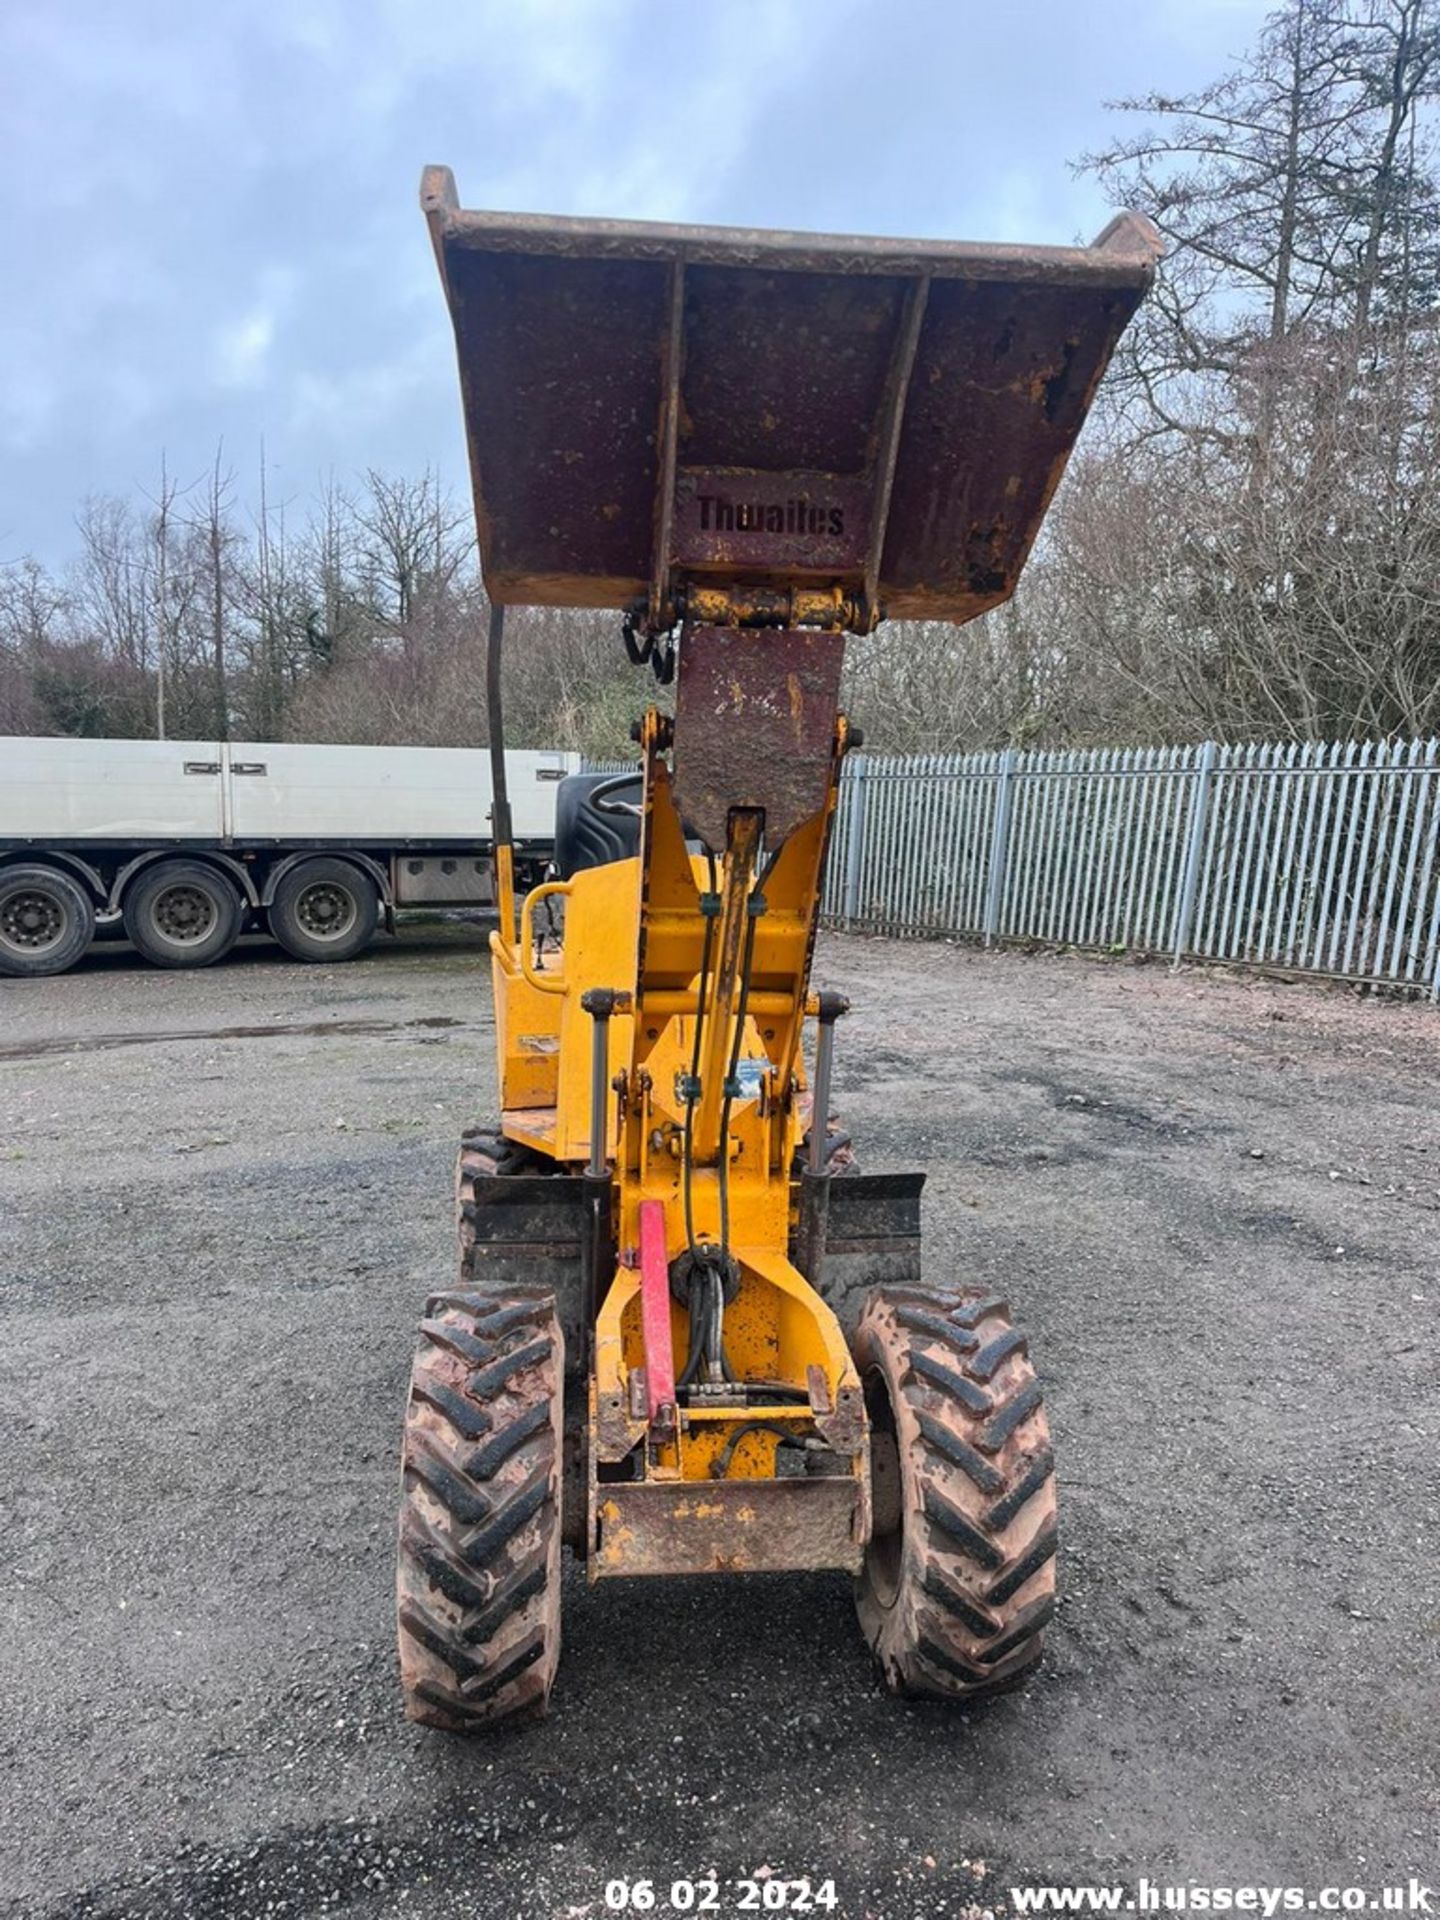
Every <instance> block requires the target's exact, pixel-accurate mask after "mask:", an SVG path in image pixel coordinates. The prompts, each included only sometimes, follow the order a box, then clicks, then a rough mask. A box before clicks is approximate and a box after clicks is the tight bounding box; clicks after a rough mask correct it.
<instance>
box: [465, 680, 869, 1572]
mask: <svg viewBox="0 0 1440 1920" xmlns="http://www.w3.org/2000/svg"><path fill="white" fill-rule="evenodd" d="M644 731H645V749H646V754H645V782H644V804H643V808H642V842H641V851H640V854H639V856H638V858H636V859H632V860H625V861H617V862H614V863H612V864H610V865H607V866H603V867H596V868H591V869H587V870H583V871H581V872H579V873H577V874H575V875H574V876H573V878H572V879H571V880H569V881H567V882H565V883H563V885H560V884H551V885H549V886H546V887H543V888H540V889H537V890H536V891H535V892H533V893H532V894H531V895H530V896H529V898H528V899H527V901H526V903H525V906H524V909H523V911H522V913H521V915H520V929H519V939H518V941H517V943H516V944H515V945H513V946H512V945H508V944H507V943H506V942H505V941H504V940H503V939H502V938H500V937H499V936H498V935H497V936H494V937H492V941H491V948H492V953H493V956H494V973H495V1004H496V1018H497V1029H498V1036H499V1037H498V1047H499V1055H500V1073H501V1081H502V1088H503V1127H504V1131H505V1133H506V1135H507V1136H508V1137H509V1138H511V1139H513V1140H516V1141H520V1142H522V1143H524V1144H526V1145H528V1146H531V1147H534V1148H537V1149H538V1150H539V1151H541V1152H542V1153H545V1154H547V1155H549V1156H550V1157H552V1158H553V1159H555V1160H556V1161H558V1162H561V1163H564V1164H566V1165H568V1166H570V1167H573V1168H578V1167H579V1166H580V1165H581V1164H582V1163H583V1162H584V1161H585V1159H586V1157H587V1155H588V1153H589V1147H590V1138H589V1135H590V1097H591V1095H590V1088H591V1078H590V1061H591V1051H590V1050H591V1040H592V1032H593V1028H592V1025H591V1020H590V1017H589V1016H588V1015H587V1014H586V1013H585V1012H584V1010H583V1008H582V1007H581V1004H580V1003H581V997H582V995H583V994H584V993H585V992H586V991H588V990H589V989H591V988H612V989H616V990H618V991H620V992H622V993H625V994H628V995H630V996H631V997H630V1000H629V1001H628V1003H627V1004H626V1006H625V1009H624V1011H622V1012H618V1013H617V1014H615V1016H614V1017H613V1018H612V1019H611V1021H610V1074H611V1076H612V1079H613V1080H615V1081H616V1082H618V1091H617V1093H616V1094H615V1097H614V1101H613V1104H612V1108H611V1112H610V1123H609V1127H608V1129H607V1131H608V1135H609V1138H608V1141H607V1147H608V1157H609V1159H610V1161H611V1163H612V1165H613V1167H614V1170H615V1182H616V1202H617V1204H616V1206H615V1209H614V1217H615V1225H616V1235H617V1267H616V1274H615V1278H614V1280H613V1282H612V1284H611V1285H610V1287H609V1289H608V1292H607V1294H606V1297H605V1298H604V1300H603V1301H601V1302H600V1304H599V1307H598V1310H597V1317H596V1324H595V1343H594V1362H593V1372H592V1379H591V1431H590V1451H591V1459H592V1481H593V1483H594V1485H593V1486H592V1496H593V1498H592V1516H591V1518H592V1525H599V1519H598V1513H599V1509H598V1507H596V1506H595V1505H594V1502H595V1501H599V1500H602V1499H603V1500H604V1501H608V1502H609V1505H610V1506H612V1507H615V1508H616V1512H617V1514H622V1513H623V1509H624V1506H625V1501H626V1499H627V1497H628V1495H627V1491H626V1489H625V1488H624V1487H620V1486H618V1485H617V1486H615V1487H613V1488H612V1487H611V1486H609V1485H607V1483H606V1480H605V1476H606V1475H607V1473H609V1474H613V1473H618V1472H624V1473H626V1474H627V1475H628V1474H633V1473H634V1471H635V1463H636V1461H637V1459H638V1461H639V1462H640V1479H639V1481H636V1482H633V1484H640V1483H641V1482H643V1483H644V1484H646V1485H655V1484H658V1483H662V1482H666V1481H673V1482H687V1483H688V1482H706V1483H709V1484H711V1485H714V1484H716V1480H715V1476H716V1475H717V1474H721V1473H723V1475H724V1478H725V1480H726V1481H727V1482H729V1481H742V1480H744V1481H754V1482H756V1483H757V1485H765V1486H768V1487H777V1488H779V1487H780V1486H781V1485H782V1482H781V1480H780V1479H779V1477H778V1476H777V1453H778V1452H779V1451H780V1447H779V1435H778V1434H777V1433H776V1432H774V1431H770V1430H767V1429H770V1428H775V1427H778V1428H781V1429H783V1430H784V1431H785V1432H787V1433H793V1434H795V1435H796V1436H797V1437H798V1438H801V1439H806V1440H809V1441H810V1442H811V1443H812V1445H813V1446H816V1447H819V1448H821V1449H822V1451H824V1453H825V1456H826V1458H827V1460H829V1461H830V1463H831V1464H830V1467H829V1473H830V1477H831V1480H832V1482H833V1478H834V1476H835V1475H836V1474H839V1475H840V1476H841V1477H842V1478H844V1479H848V1480H849V1481H851V1482H852V1483H853V1489H854V1496H853V1499H852V1500H850V1501H849V1502H848V1503H846V1502H845V1501H843V1500H837V1499H836V1497H835V1496H834V1489H833V1485H832V1488H831V1493H830V1494H827V1495H826V1497H825V1498H826V1503H828V1504H827V1506H826V1510H827V1511H833V1512H835V1513H837V1514H842V1515H849V1516H850V1518H849V1519H848V1520H846V1521H845V1526H846V1530H847V1531H846V1537H845V1539H843V1540H837V1541H836V1542H835V1543H834V1557H833V1559H832V1560H831V1561H829V1562H825V1563H826V1564H835V1565H842V1564H846V1565H848V1564H850V1563H851V1560H852V1558H853V1554H854V1552H855V1550H856V1549H855V1540H854V1538H853V1537H852V1535H853V1534H854V1531H855V1529H857V1528H863V1526H864V1525H865V1524H866V1515H867V1513H868V1481H867V1467H866V1458H867V1456H866V1448H865V1444H864V1414H863V1407H862V1403H861V1396H860V1391H859V1382H858V1380H857V1377H856V1374H855V1370H854V1366H853V1363H852V1361H851V1359H850V1356H849V1353H848V1350H847V1348H846V1344H845V1339H844V1336H843V1334H842V1332H841V1329H840V1327H839V1324H838V1322H837V1321H836V1319H835V1316H834V1315H833V1313H831V1311H830V1309H829V1308H828V1306H826V1304H825V1302H824V1301H823V1300H822V1299H821V1298H820V1296H819V1295H818V1294H817V1293H816V1292H815V1290H814V1289H813V1288H812V1287H811V1286H810V1285H809V1283H808V1281H807V1280H806V1279H805V1278H804V1276H803V1275H802V1274H801V1273H800V1272H799V1271H798V1269H797V1268H796V1267H795V1266H794V1265H793V1264H792V1262H791V1260H790V1258H789V1254H788V1247H789V1243H790V1237H791V1229H792V1225H793V1221H794V1206H795V1187H794V1173H793V1170H794V1166H795V1162H796V1157H797V1152H798V1149H799V1148H800V1144H801V1139H802V1135H803V1132H804V1128H805V1124H806V1120H807V1117H808V1102H807V1097H806V1093H805V1072H804V1062H803V1052H802V1044H801V1042H802V1033H803V1026H804V1020H805V1015H806V1006H807V998H808V984H809V972H810V959H811V951H812V947H813V942H814V936H815V927H816V921H817V914H818V904H819V892H820V886H821V880H822V869H823V863H824V855H825V849H826V846H827V842H828V835H829V825H830V818H831V814H832V812H833V808H834V802H835V789H836V778H837V776H838V770H839V763H840V757H841V754H842V752H843V749H844V744H845V732H844V723H843V721H841V722H840V723H839V725H838V726H837V732H836V738H835V743H834V758H833V762H832V769H831V780H830V786H829V792H828V795H827V799H826V804H825V807H824V808H823V810H822V811H821V812H820V813H819V814H818V815H817V816H816V817H815V818H814V819H813V820H811V821H810V822H808V823H807V824H806V825H805V826H803V827H801V828H800V829H798V830H797V831H796V832H795V833H793V834H792V835H791V836H790V837H789V839H788V840H787V841H786V842H785V844H784V846H783V847H782V848H781V849H780V850H779V852H778V856H777V855H771V856H770V857H769V859H768V860H767V859H766V857H765V854H764V850H763V848H762V844H761V839H760V832H759V828H760V821H759V819H758V817H757V816H754V815H749V816H746V815H744V814H743V813H742V814H737V815H735V816H732V830H731V836H730V844H729V846H728V848H727V850H726V852H725V854H724V856H723V857H722V858H721V859H719V860H717V861H715V862H714V863H713V866H712V863H711V861H710V860H709V858H708V857H707V856H705V855H703V854H696V853H693V852H691V851H690V849H689V848H688V847H687V845H686V841H685V834H684V830H683V828H682V825H681V822H680V819H679V816H678V814H677V812H676V809H675V806H674V802H673V798H672V793H671V776H670V770H669V767H668V765H667V763H666V761H665V758H664V756H663V753H662V752H661V751H660V750H659V744H658V739H659V722H658V719H657V718H656V716H654V715H652V716H651V717H650V719H649V721H648V723H647V726H646V728H645V730H644ZM761 865H763V867H764V889H763V899H764V911H763V912H762V913H760V914H759V915H758V916H756V917H755V918H754V919H753V940H752V943H751V954H750V968H749V976H748V977H749V988H748V993H746V994H745V996H744V998H745V1011H744V1019H743V1025H742V1027H741V1031H740V1044H739V1049H738V1067H737V1076H736V1077H737V1081H738V1088H732V1090H731V1096H730V1098H729V1100H728V1102H727V1101H726V1100H725V1098H724V1083H725V1081H726V1078H727V1074H728V1069H729V1063H730V1059H731V1056H732V1054H733V1053H734V1051H735V1048H734V1037H735V1028H736V1022H737V1019H738V1018H739V1016H740V1001H741V997H742V993H741V975H742V970H743V960H744V954H745V948H746V944H747V933H749V932H750V930H751V926H752V916H751V911H750V909H751V895H752V889H753V888H754V883H755V876H756V870H757V866H761ZM706 895H709V896H712V915H711V918H710V919H709V920H708V921H707V916H706V914H705V912H704V911H702V896H706ZM715 896H718V899H716V898H715ZM555 898H562V899H563V900H564V907H565V925H564V938H563V952H562V957H561V959H560V962H559V965H558V966H557V967H548V966H547V968H546V969H545V970H544V971H540V970H538V969H537V965H536V962H535V958H534V954H533V944H534V924H535V909H536V907H537V906H539V905H542V904H543V903H544V901H545V900H546V899H555ZM717 906H718V908H719V911H718V913H716V912H714V908H715V907H717ZM707 924H709V925H710V926H711V927H712V929H713V931H712V934H711V954H710V965H709V968H708V971H707V970H705V969H704V967H703V956H704V948H705V935H706V927H707ZM702 971H704V972H705V973H706V977H705V985H704V998H703V1002H702V999H701V984H702ZM697 1018H698V1019H700V1020H701V1022H702V1042H703V1044H702V1047H701V1050H700V1075H699V1078H700V1096H699V1098H698V1099H697V1100H696V1101H695V1104H694V1111H693V1114H692V1115H691V1116H690V1118H691V1134H692V1142H693V1146H692V1153H691V1156H690V1164H691V1173H690V1182H689V1187H690V1192H689V1218H688V1220H687V1208H686V1191H685V1187H686V1181H685V1161H686V1156H685V1135H686V1121H687V1107H688V1105H689V1099H688V1085H689V1081H690V1076H691V1074H692V1071H693V1069H694V1065H695V1032H696V1020H697ZM727 1106H728V1116H727V1114H726V1112H725V1109H726V1107H727ZM727 1119H728V1124H724V1125H723V1126H722V1122H725V1121H727ZM722 1134H723V1137H722ZM722 1171H723V1175H724V1180H725V1184H726V1186H727V1187H728V1226H729V1233H728V1245H729V1248H730V1251H731V1254H732V1255H733V1257H734V1258H735V1260H736V1261H737V1263H738V1267H739V1280H738V1291H737V1292H736V1295H735V1297H734V1299H733V1300H732V1301H731V1302H730V1303H729V1304H728V1305H727V1307H726V1311H725V1323H724V1324H725V1347H726V1354H727V1358H728V1361H729V1364H730V1368H731V1371H732V1372H733V1374H734V1375H735V1376H736V1378H737V1379H738V1380H740V1381H744V1382H751V1383H757V1384H758V1383H761V1382H768V1383H772V1384H773V1385H774V1387H775V1389H776V1390H775V1392H774V1393H773V1394H772V1395H767V1396H765V1402H764V1404H763V1405H757V1404H753V1403H752V1404H750V1405H748V1406H747V1405H745V1404H743V1401H741V1396H739V1395H738V1394H734V1393H730V1394H729V1395H728V1398H729V1400H730V1402H731V1404H725V1401H726V1398H727V1393H726V1390H725V1388H724V1387H723V1385H719V1386H717V1387H712V1388H711V1389H707V1393H706V1394H705V1395H698V1396H697V1395H694V1394H692V1395H691V1396H690V1399H691V1401H692V1405H690V1406H682V1407H680V1408H679V1409H678V1417H677V1420H676V1424H675V1426H674V1428H673V1429H672V1430H669V1431H666V1430H664V1429H660V1428H657V1430H656V1431H655V1432H653V1433H652V1432H651V1431H650V1429H649V1427H648V1424H647V1419H646V1400H645V1393H644V1389H643V1373H642V1370H643V1367H644V1358H645V1356H644V1340H643V1335H642V1330H641V1315H640V1275H639V1270H638V1267H639V1256H638V1245H639V1238H640V1234H639V1210H640V1206H641V1203H642V1201H645V1200H659V1201H660V1202H661V1203H662V1206H663V1210H664V1216H665V1228H666V1254H667V1258H668V1259H669V1260H671V1261H673V1260H674V1259H675V1258H676V1257H677V1256H679V1255H680V1254H682V1253H683V1252H684V1251H685V1250H686V1248H687V1246H688V1245H689V1244H690V1242H691V1236H692V1233H693V1236H694V1239H695V1241H697V1242H710V1243H712V1244H719V1243H721V1241H722V1238H723V1236H722V1191H721V1189H722ZM670 1321H671V1343H672V1354H673V1358H674V1363H675V1370H676V1373H677V1375H678V1374H679V1372H680V1371H681V1369H682V1367H683V1364H684V1361H685V1357H686V1354H687V1352H688V1351H689V1345H690V1341H689V1326H688V1315H687V1312H686V1310H685V1308H684V1307H683V1306H682V1305H681V1304H680V1303H679V1302H678V1301H674V1300H672V1302H671V1306H670ZM757 1398H758V1396H757ZM737 1401H741V1403H740V1404H735V1402H737ZM756 1421H763V1422H764V1423H765V1427H763V1428H758V1429H757V1428H756V1426H755V1424H754V1423H755V1422H756ZM637 1450H638V1452H637ZM792 1457H793V1456H792ZM621 1463H624V1465H623V1467H622V1464H621ZM793 1479H794V1476H787V1477H786V1479H785V1481H784V1483H783V1484H784V1486H785V1487H786V1488H789V1487H790V1486H791V1485H792V1484H793ZM796 1491H797V1492H799V1491H802V1489H796ZM776 1502H777V1505H778V1506H779V1507H780V1508H781V1509H783V1510H785V1511H787V1512H788V1511H789V1510H790V1505H789V1502H790V1494H789V1492H788V1491H787V1492H784V1493H777V1495H776ZM617 1503H618V1504H617ZM817 1510H818V1509H817ZM607 1511H608V1509H607ZM649 1511H650V1512H652V1513H653V1512H654V1508H653V1507H652V1508H651V1509H649ZM687 1511H689V1512H692V1513H693V1512H698V1511H700V1510H699V1509H695V1508H691V1509H687ZM726 1511H727V1512H728V1511H729V1509H728V1508H727V1509H726ZM612 1518H613V1516H612ZM833 1524H835V1525H837V1526H838V1525H840V1524H841V1523H840V1521H838V1520H837V1521H835V1522H834V1523H833ZM594 1537H597V1536H594V1535H592V1538H594ZM627 1540H633V1541H634V1542H636V1543H637V1544H636V1545H635V1546H634V1547H633V1548H632V1549H629V1550H627V1547H626V1545H625V1542H626V1541H627ZM647 1541H648V1542H649V1544H648V1545H647V1544H645V1543H646V1542H647ZM772 1550H777V1551H781V1552H782V1553H783V1549H774V1548H773V1543H772ZM627 1551H628V1552H629V1555H630V1557H628V1558H627ZM707 1551H708V1549H707ZM797 1551H803V1553H804V1554H805V1555H806V1556H809V1557H806V1558H805V1559H804V1560H803V1564H807V1565H808V1564H816V1562H815V1560H814V1558H813V1556H814V1554H816V1553H817V1552H822V1551H823V1547H822V1546H820V1545H817V1542H816V1540H815V1538H814V1537H813V1536H810V1537H807V1540H806V1543H805V1545H804V1547H803V1550H802V1549H800V1548H799V1547H798V1545H797ZM646 1554H650V1555H651V1556H652V1557H651V1558H650V1559H645V1555H646ZM653 1554H654V1545H653V1540H651V1539H650V1535H649V1532H648V1531H647V1527H646V1526H639V1527H637V1528H635V1529H633V1530H632V1529H630V1528H629V1527H628V1526H627V1525H625V1524H624V1523H623V1518H622V1519H614V1523H613V1525H612V1527H611V1531H610V1533H609V1535H608V1544H607V1546H606V1550H605V1553H604V1554H603V1555H602V1554H599V1553H597V1554H596V1555H594V1556H593V1557H592V1559H591V1563H590V1564H591V1573H592V1577H594V1576H596V1575H598V1574H601V1573H613V1572H644V1571H658V1570H662V1569H661V1566H660V1565H659V1564H658V1563H656V1562H655V1560H654V1559H653ZM636 1556H638V1557H639V1559H645V1564H639V1563H638V1560H637V1558H636ZM782 1563H783V1561H782ZM801 1563H802V1562H801V1561H797V1564H801ZM765 1564H771V1563H770V1562H768V1561H767V1562H766V1563H765Z"/></svg>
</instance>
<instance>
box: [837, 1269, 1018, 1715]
mask: <svg viewBox="0 0 1440 1920" xmlns="http://www.w3.org/2000/svg"><path fill="white" fill-rule="evenodd" d="M853 1346H854V1354H855V1363H856V1366H857V1368H858V1369H859V1372H860V1377H861V1380H862V1382H863V1384H864V1388H865V1404H866V1410H867V1412H868V1414H869V1416H870V1422H871V1440H870V1448H871V1487H872V1496H873V1504H874V1521H873V1526H872V1531H871V1538H870V1542H869V1545H868V1547H867V1548H866V1553H865V1563H864V1566H863V1568H862V1570H861V1573H860V1577H859V1580H858V1582H857V1584H856V1596H855V1598H856V1607H857V1610H858V1612H859V1615H860V1625H861V1628H862V1629H863V1631H864V1634H865V1637H866V1639H867V1640H868V1641H869V1643H870V1648H871V1651H872V1652H873V1653H874V1655H875V1659H876V1663H877V1665H878V1666H879V1669H880V1671H881V1674H882V1676H883V1678H884V1680H885V1683H886V1685H887V1686H889V1687H890V1688H891V1689H892V1690H893V1691H895V1692H897V1693H904V1694H910V1695H922V1696H924V1695H928V1696H930V1697H931V1698H936V1699H946V1700H968V1699H975V1698H980V1697H983V1696H984V1695H986V1694H990V1693H996V1692H999V1691H1000V1690H1001V1689H1003V1688H1004V1687H1007V1686H1009V1685H1011V1684H1013V1682H1014V1681H1016V1680H1018V1679H1019V1678H1020V1676H1021V1675H1022V1674H1024V1673H1025V1672H1027V1671H1028V1670H1029V1668H1031V1667H1033V1666H1034V1665H1035V1663H1036V1662H1037V1661H1038V1660H1039V1658H1040V1654H1041V1634H1042V1629H1043V1628H1044V1626H1045V1624H1046V1622H1047V1621H1048V1620H1049V1619H1050V1617H1051V1615H1052V1614H1053V1613H1054V1611H1055V1542H1056V1527H1055V1478H1054V1475H1055V1459H1054V1455H1053V1453H1052V1452H1051V1449H1050V1436H1049V1430H1048V1427H1047V1425H1046V1421H1045V1414H1044V1411H1043V1409H1042V1407H1041V1399H1040V1387H1039V1384H1038V1382H1037V1381H1036V1378H1035V1373H1034V1369H1033V1368H1032V1367H1031V1365H1030V1362H1029V1359H1028V1358H1027V1355H1026V1340H1025V1336H1024V1335H1023V1334H1022V1333H1020V1332H1019V1331H1018V1330H1017V1329H1016V1328H1015V1327H1013V1326H1012V1325H1011V1322H1010V1310H1009V1308H1008V1306H1007V1305H1006V1303H1005V1302H1004V1301H1003V1300H999V1299H997V1298H995V1297H994V1295H992V1294H988V1293H985V1292H983V1291H981V1290H979V1289H975V1288H970V1289H966V1290H964V1291H962V1292H961V1293H960V1295H959V1296H958V1299H957V1298H956V1297H954V1296H951V1297H949V1298H944V1299H942V1298H936V1297H931V1296H927V1295H923V1294H920V1293H918V1292H912V1291H910V1290H908V1289H900V1288H895V1289H888V1288H877V1289H876V1290H875V1291H874V1292H872V1293H871V1294H870V1295H869V1296H868V1298H867V1300H866V1302H865V1306H864V1308H863V1310H862V1312H861V1315H860V1319H859V1323H858V1325H857V1327H856V1330H855V1338H854V1342H853Z"/></svg>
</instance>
